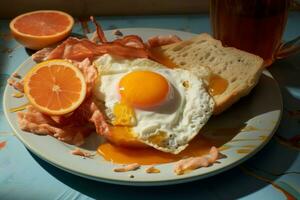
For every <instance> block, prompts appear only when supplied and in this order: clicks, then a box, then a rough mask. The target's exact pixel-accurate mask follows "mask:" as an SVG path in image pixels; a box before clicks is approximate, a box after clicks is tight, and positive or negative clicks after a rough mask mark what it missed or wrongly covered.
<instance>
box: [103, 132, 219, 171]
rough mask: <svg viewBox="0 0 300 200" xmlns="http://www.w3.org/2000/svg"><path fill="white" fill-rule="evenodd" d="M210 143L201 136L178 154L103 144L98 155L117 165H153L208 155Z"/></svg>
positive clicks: (212, 144) (211, 143) (211, 144)
mask: <svg viewBox="0 0 300 200" xmlns="http://www.w3.org/2000/svg"><path fill="white" fill-rule="evenodd" d="M212 146H216V145H215V144H214V143H213V142H212V141H210V140H208V139H206V138H204V137H203V136H201V135H198V136H196V137H195V138H194V139H193V140H192V142H191V143H190V145H189V146H188V147H187V148H186V149H185V150H184V151H182V152H180V153H179V154H177V155H175V154H171V153H165V152H162V151H159V150H156V149H154V148H150V147H149V148H128V147H121V146H116V145H113V144H111V143H103V144H101V145H100V146H99V147H98V153H99V154H101V155H102V156H103V158H104V159H105V160H107V161H111V162H113V163H118V164H131V163H138V164H140V165H154V164H161V163H169V162H174V161H178V160H181V159H183V158H186V157H195V156H202V155H206V154H208V153H209V150H210V148H211V147H212Z"/></svg>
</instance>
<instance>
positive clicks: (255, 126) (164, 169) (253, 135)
mask: <svg viewBox="0 0 300 200" xmlns="http://www.w3.org/2000/svg"><path fill="white" fill-rule="evenodd" d="M121 31H122V32H123V33H124V34H125V35H126V34H137V35H140V36H142V37H143V38H144V39H147V38H148V37H150V36H153V35H160V34H176V35H178V36H180V37H181V38H182V39H186V38H190V37H192V36H194V35H195V34H193V33H187V32H181V31H175V30H163V29H150V28H131V29H121ZM106 35H107V36H108V38H109V39H111V38H112V37H113V36H112V34H111V31H106ZM34 64H35V63H34V61H33V60H32V59H31V58H29V59H27V60H26V61H25V62H24V63H23V64H22V65H21V66H20V67H19V68H18V69H17V70H16V72H17V73H19V74H20V75H22V76H24V75H25V74H26V72H27V71H28V70H29V69H30V68H31V67H32V66H33V65H34ZM13 93H15V90H14V89H13V88H12V87H9V86H7V87H6V88H5V92H4V96H3V104H4V105H3V108H4V112H5V115H6V118H7V120H8V121H9V123H10V125H11V127H12V128H13V130H14V131H15V133H16V135H17V136H18V138H19V139H20V140H21V141H22V142H23V143H24V144H25V145H26V147H27V148H28V149H30V150H31V151H32V152H33V153H35V154H36V155H38V156H39V157H40V158H42V159H44V160H46V161H48V162H49V163H51V164H53V165H55V166H57V167H59V168H61V169H63V170H66V171H68V172H71V173H73V174H76V175H79V176H83V177H86V178H89V179H94V180H99V181H103V182H109V183H115V184H124V185H167V184H175V183H182V182H188V181H192V180H196V179H202V178H205V177H208V176H212V175H215V174H218V173H220V172H222V171H225V170H227V169H230V168H232V167H234V166H236V165H238V164H240V163H241V162H243V161H245V160H246V159H248V158H250V157H251V156H253V155H254V154H255V153H256V152H257V151H259V150H260V149H261V148H262V147H263V146H264V145H265V144H266V143H267V142H268V141H269V139H270V138H271V137H272V135H273V133H274V131H275V130H276V128H277V126H278V124H279V122H280V117H281V113H282V100H281V94H280V90H279V88H278V85H277V83H276V81H275V80H274V79H273V78H272V76H271V75H270V73H269V72H267V71H264V74H263V75H262V77H261V79H260V82H259V84H258V85H257V86H256V87H255V89H254V90H253V91H252V92H251V94H250V95H248V96H247V97H245V98H243V99H242V100H240V102H239V103H237V104H236V105H234V106H233V107H231V108H230V109H229V110H228V111H226V112H225V113H223V114H222V115H220V116H218V117H215V118H212V119H210V121H209V124H208V125H207V127H206V130H207V131H206V132H205V133H204V134H205V136H206V137H211V138H215V139H218V138H223V139H224V138H225V139H226V140H227V142H226V143H225V144H224V145H223V147H222V149H223V150H222V153H223V154H225V155H226V156H227V158H225V159H222V160H220V163H218V164H214V165H212V166H210V167H207V168H200V169H197V170H195V171H193V172H191V173H187V174H185V175H181V176H178V175H175V174H174V172H173V167H174V163H169V164H161V165H158V166H157V168H159V169H160V170H161V173H158V174H147V173H145V169H146V168H147V167H148V166H142V168H141V169H139V170H137V171H134V172H126V173H116V172H113V168H114V167H115V166H114V165H113V164H112V163H110V162H107V161H105V160H104V159H103V158H102V157H101V156H99V155H98V156H96V157H95V158H94V159H83V158H81V157H78V156H74V155H71V154H70V153H69V151H70V149H73V148H74V147H73V146H72V145H67V144H65V143H63V142H60V141H58V140H56V139H54V138H53V137H50V136H38V135H34V134H31V133H27V132H24V131H21V130H20V129H19V127H18V124H17V120H16V113H11V112H9V109H10V108H13V107H17V106H20V105H21V104H23V103H26V102H27V100H26V99H25V98H21V99H17V98H13V97H12V94H13ZM244 126H247V128H246V129H244V130H243V131H241V130H240V129H241V128H242V127H244ZM237 127H238V128H237ZM224 128H225V129H224ZM229 130H230V131H229ZM98 144H99V140H98V139H97V136H96V135H95V134H92V136H91V137H89V138H88V141H87V144H86V145H85V146H84V148H86V149H88V150H90V151H94V150H96V148H97V145H98ZM131 174H133V175H134V178H130V177H129V175H131Z"/></svg>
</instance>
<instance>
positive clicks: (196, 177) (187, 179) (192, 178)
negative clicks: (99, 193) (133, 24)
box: [2, 27, 283, 186]
mask: <svg viewBox="0 0 300 200" xmlns="http://www.w3.org/2000/svg"><path fill="white" fill-rule="evenodd" d="M137 29H138V30H139V31H142V30H149V31H155V30H156V31H157V30H158V31H167V32H169V31H170V32H182V33H183V34H192V35H195V36H196V35H197V34H196V33H192V32H186V31H181V30H175V29H174V30H173V29H162V28H143V27H137V28H120V29H119V30H120V31H122V30H123V31H132V30H137ZM112 30H113V29H112ZM112 30H106V31H105V32H110V31H112ZM30 59H32V58H31V57H28V58H27V59H25V60H24V61H23V62H22V63H21V64H20V65H19V66H18V67H17V68H16V69H15V70H14V72H18V71H19V70H20V69H21V68H22V67H23V66H24V65H25V64H26V63H27V62H28V61H29V60H30ZM14 72H13V73H14ZM264 73H267V74H268V75H269V76H271V77H272V79H273V80H274V84H275V85H276V88H277V89H278V90H279V98H280V113H279V117H278V120H277V121H276V124H275V126H274V128H273V130H272V131H270V134H269V136H268V138H267V139H265V140H264V141H263V142H262V143H261V144H260V145H259V146H257V147H256V148H255V149H254V150H253V151H251V152H250V153H248V154H246V155H245V156H244V157H242V158H240V159H238V160H237V161H235V162H233V163H231V164H229V165H226V166H224V167H222V168H219V169H216V170H214V171H212V172H206V173H204V174H197V175H194V176H190V177H184V176H177V177H176V178H175V179H168V180H153V181H150V180H147V181H139V180H134V179H133V180H132V181H127V180H120V179H118V178H111V179H109V178H104V177H98V176H93V175H89V174H85V173H82V172H79V171H76V170H72V169H68V168H66V167H64V166H61V165H60V164H59V163H56V162H53V161H52V160H51V159H48V158H47V156H45V155H43V154H41V153H39V150H37V149H35V148H34V147H32V146H31V145H30V144H29V143H28V142H26V140H25V139H24V138H23V137H22V135H21V134H19V133H18V130H16V128H15V127H14V126H13V124H12V122H11V121H10V120H9V117H8V115H9V113H8V112H9V111H8V108H6V106H5V105H6V100H7V92H8V88H9V87H10V86H9V85H8V84H6V86H5V89H4V92H3V103H2V106H3V111H4V115H5V118H6V120H7V121H8V123H9V125H10V127H11V128H12V130H13V132H14V133H15V134H14V135H16V136H17V138H18V139H19V140H20V141H21V142H22V143H23V144H24V145H25V146H26V148H27V149H29V150H30V151H31V152H32V153H34V154H35V155H36V156H37V157H39V158H40V159H42V160H44V161H45V162H47V163H50V164H51V165H52V166H55V167H57V168H59V169H61V170H64V171H66V172H68V173H71V174H74V175H77V176H80V177H84V178H88V179H92V180H95V181H101V182H105V183H110V184H117V185H127V186H162V185H174V184H181V183H186V182H191V181H195V180H200V179H204V178H208V177H211V176H215V175H218V174H220V173H222V172H224V171H227V170H229V169H232V168H234V167H236V166H237V165H239V164H241V163H243V162H245V161H246V160H248V159H249V158H251V157H252V156H254V155H255V154H256V153H257V152H259V151H260V150H261V149H262V148H263V147H264V146H265V145H266V144H267V143H268V142H269V141H270V140H271V138H272V137H273V136H274V134H275V132H276V130H277V129H278V127H279V125H280V122H281V120H282V114H283V101H282V94H281V91H280V87H279V84H278V82H277V81H276V80H275V79H274V77H273V76H272V75H271V73H270V72H269V71H268V70H267V69H264Z"/></svg>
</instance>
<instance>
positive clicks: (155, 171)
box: [146, 166, 160, 174]
mask: <svg viewBox="0 0 300 200" xmlns="http://www.w3.org/2000/svg"><path fill="white" fill-rule="evenodd" d="M146 172H147V173H148V174H154V173H160V170H159V169H157V168H155V167H154V166H151V167H149V168H147V169H146Z"/></svg>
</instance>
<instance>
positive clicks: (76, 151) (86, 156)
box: [71, 148, 94, 158]
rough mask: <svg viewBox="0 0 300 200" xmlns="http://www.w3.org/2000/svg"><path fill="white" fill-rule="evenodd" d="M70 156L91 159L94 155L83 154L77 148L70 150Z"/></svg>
mask: <svg viewBox="0 0 300 200" xmlns="http://www.w3.org/2000/svg"><path fill="white" fill-rule="evenodd" d="M71 154H73V155H75V156H82V157H83V158H91V157H93V156H94V155H92V154H91V153H89V152H84V151H82V150H80V149H78V148H76V149H74V150H71Z"/></svg>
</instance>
